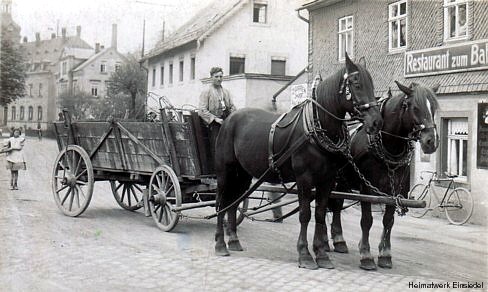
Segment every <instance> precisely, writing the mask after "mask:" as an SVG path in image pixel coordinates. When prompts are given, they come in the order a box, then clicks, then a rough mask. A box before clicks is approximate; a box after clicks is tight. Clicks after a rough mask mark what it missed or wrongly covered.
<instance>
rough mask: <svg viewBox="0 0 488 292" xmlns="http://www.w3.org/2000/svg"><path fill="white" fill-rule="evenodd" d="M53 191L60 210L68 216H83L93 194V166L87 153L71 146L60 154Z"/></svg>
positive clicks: (54, 170) (55, 166) (54, 176)
mask: <svg viewBox="0 0 488 292" xmlns="http://www.w3.org/2000/svg"><path fill="white" fill-rule="evenodd" d="M52 177H53V182H52V190H53V195H54V201H55V202H56V204H57V205H58V208H59V209H60V210H61V211H62V212H63V213H64V214H65V215H68V216H72V217H76V216H79V215H81V214H82V213H83V212H84V211H85V210H86V208H87V207H88V205H89V204H90V200H91V197H92V194H93V183H94V178H93V166H92V163H91V161H90V157H89V156H88V154H87V153H86V151H85V150H84V149H83V148H81V147H80V146H77V145H69V146H68V147H66V148H65V149H64V150H63V151H61V152H60V153H59V154H58V157H56V161H55V163H54V169H53V176H52Z"/></svg>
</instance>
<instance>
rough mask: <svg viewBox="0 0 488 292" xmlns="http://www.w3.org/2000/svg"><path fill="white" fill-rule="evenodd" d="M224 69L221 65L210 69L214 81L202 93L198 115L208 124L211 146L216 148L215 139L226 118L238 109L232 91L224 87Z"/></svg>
mask: <svg viewBox="0 0 488 292" xmlns="http://www.w3.org/2000/svg"><path fill="white" fill-rule="evenodd" d="M223 75H224V71H223V70H222V68H220V67H213V68H212V69H211V70H210V76H211V78H212V83H211V84H210V86H209V87H208V88H207V89H205V90H204V91H203V92H202V93H201V94H200V103H199V111H198V115H199V116H200V117H201V118H202V119H203V121H204V122H205V124H207V125H208V128H209V131H210V133H209V134H210V137H209V138H210V146H211V147H212V152H213V151H214V149H215V140H216V139H217V134H218V133H219V130H220V126H221V125H222V122H223V121H224V119H225V118H227V117H228V116H229V115H230V114H231V113H232V112H233V111H235V110H236V107H235V106H234V103H233V102H232V96H231V94H230V92H229V91H228V90H227V89H225V88H223V87H222V76H223Z"/></svg>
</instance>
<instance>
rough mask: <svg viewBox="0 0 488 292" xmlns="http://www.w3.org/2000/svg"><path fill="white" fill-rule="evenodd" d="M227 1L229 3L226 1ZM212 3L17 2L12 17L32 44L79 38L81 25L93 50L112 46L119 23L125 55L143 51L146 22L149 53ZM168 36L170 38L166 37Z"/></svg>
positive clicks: (151, 0) (148, 0)
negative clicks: (37, 37)
mask: <svg viewBox="0 0 488 292" xmlns="http://www.w3.org/2000/svg"><path fill="white" fill-rule="evenodd" d="M222 1H225V0H222ZM211 2H212V0H76V1H73V0H41V1H40V0H13V8H12V16H13V19H14V21H15V22H16V23H17V24H19V25H20V27H21V32H20V34H21V36H22V37H24V36H27V38H28V40H29V41H33V40H34V39H35V33H36V32H39V33H40V34H41V39H47V38H50V37H51V34H52V33H56V31H58V34H59V35H60V34H61V28H62V27H66V29H67V35H76V26H77V25H80V26H81V27H82V28H81V38H82V39H83V40H85V41H86V42H88V43H89V44H90V45H91V46H92V47H95V43H100V44H102V45H105V46H110V44H111V34H112V23H117V31H118V32H117V35H118V36H117V46H118V50H119V51H120V52H121V53H128V52H134V51H136V50H140V48H141V44H142V31H143V22H144V19H145V20H146V34H145V36H146V41H145V52H148V50H150V49H152V48H154V46H155V44H156V42H157V41H158V40H159V39H160V38H161V36H162V29H163V21H164V22H165V24H166V25H165V27H166V32H167V33H168V32H171V31H174V30H176V29H177V28H178V27H179V26H181V25H182V24H184V22H185V21H187V20H189V19H190V18H191V17H192V16H193V15H195V13H196V12H198V10H200V9H202V8H204V7H205V6H206V5H208V4H209V3H211ZM166 36H167V34H166Z"/></svg>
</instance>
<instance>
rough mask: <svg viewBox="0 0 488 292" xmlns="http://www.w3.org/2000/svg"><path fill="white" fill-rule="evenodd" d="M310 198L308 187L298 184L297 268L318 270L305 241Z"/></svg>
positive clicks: (309, 215)
mask: <svg viewBox="0 0 488 292" xmlns="http://www.w3.org/2000/svg"><path fill="white" fill-rule="evenodd" d="M310 198H311V188H310V186H306V187H304V186H303V184H298V208H299V219H300V235H299V236H298V241H297V251H298V267H300V268H306V269H310V270H315V269H318V267H319V266H318V265H317V264H316V263H315V261H314V260H313V257H312V255H311V254H310V251H309V250H308V241H307V228H308V223H309V222H310V217H311V212H310V201H311V199H310ZM324 220H325V217H324Z"/></svg>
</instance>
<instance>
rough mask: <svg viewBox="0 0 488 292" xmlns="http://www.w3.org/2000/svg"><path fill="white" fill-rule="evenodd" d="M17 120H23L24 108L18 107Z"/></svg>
mask: <svg viewBox="0 0 488 292" xmlns="http://www.w3.org/2000/svg"><path fill="white" fill-rule="evenodd" d="M19 118H20V120H21V121H23V120H24V107H23V106H20V112H19Z"/></svg>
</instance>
